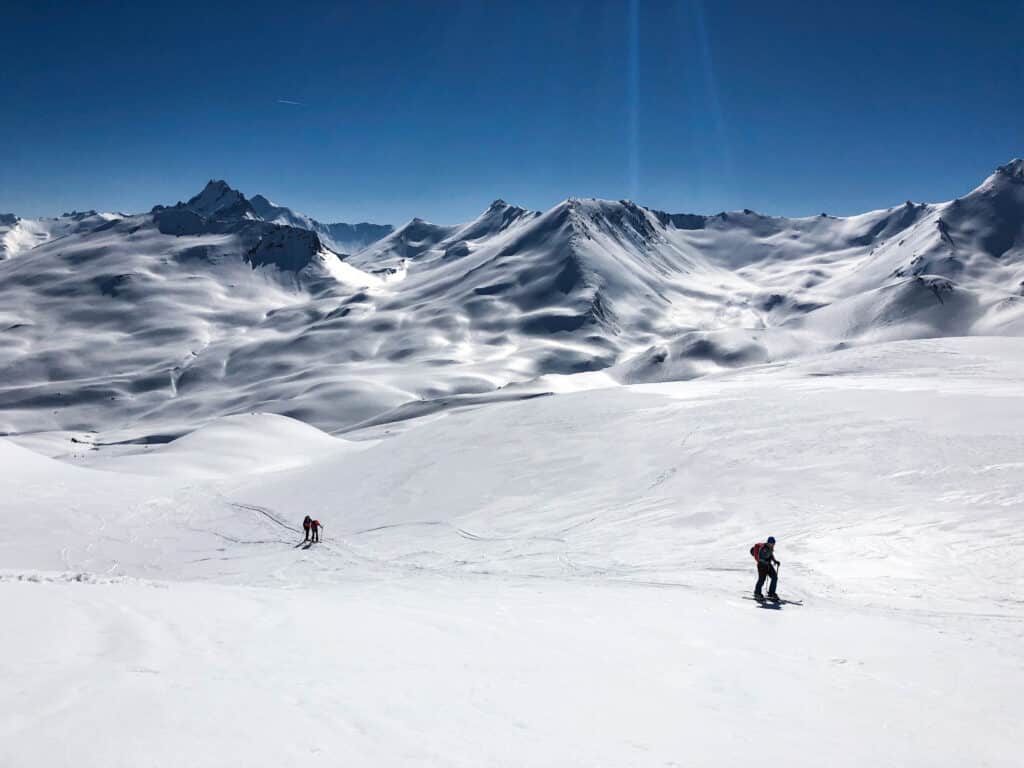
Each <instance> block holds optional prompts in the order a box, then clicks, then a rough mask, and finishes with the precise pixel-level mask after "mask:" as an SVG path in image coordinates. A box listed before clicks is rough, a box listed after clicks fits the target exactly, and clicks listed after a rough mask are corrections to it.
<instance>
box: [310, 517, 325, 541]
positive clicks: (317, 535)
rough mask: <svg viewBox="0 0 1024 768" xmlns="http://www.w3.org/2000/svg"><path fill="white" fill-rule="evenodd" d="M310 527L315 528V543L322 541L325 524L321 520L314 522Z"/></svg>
mask: <svg viewBox="0 0 1024 768" xmlns="http://www.w3.org/2000/svg"><path fill="white" fill-rule="evenodd" d="M310 525H311V526H312V528H313V541H320V529H321V528H323V527H324V526H323V524H322V523H321V522H320V521H319V520H314V521H313V522H312V523H310Z"/></svg>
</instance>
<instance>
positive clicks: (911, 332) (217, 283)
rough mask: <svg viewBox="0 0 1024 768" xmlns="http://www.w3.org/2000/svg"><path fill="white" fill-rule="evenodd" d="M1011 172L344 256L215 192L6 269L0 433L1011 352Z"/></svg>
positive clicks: (70, 238) (152, 431) (338, 423)
mask: <svg viewBox="0 0 1024 768" xmlns="http://www.w3.org/2000/svg"><path fill="white" fill-rule="evenodd" d="M1022 167H1024V166H1022V164H1021V162H1020V161H1014V162H1013V163H1010V164H1009V165H1007V166H1004V167H1003V168H1000V169H999V170H997V171H996V173H994V174H993V175H992V176H991V177H990V178H989V179H987V180H986V181H985V182H984V183H983V184H981V185H980V186H979V187H978V188H977V189H975V190H974V191H973V192H971V193H969V194H968V195H966V196H964V197H963V198H960V199H958V200H955V201H952V202H949V203H942V204H913V203H907V204H905V205H902V206H898V207H895V208H891V209H887V210H879V211H873V212H869V213H866V214H863V215H860V216H854V217H849V218H833V217H829V216H826V215H821V216H814V217H808V218H802V219H784V218H777V217H769V216H764V215H761V214H758V213H755V212H753V211H738V212H730V213H721V214H718V215H714V216H695V215H686V214H668V213H663V212H659V211H653V210H649V209H646V208H643V207H642V206H639V205H636V204H635V203H632V202H629V201H607V200H582V199H569V200H566V201H564V202H562V203H560V204H558V205H556V206H555V207H553V208H552V209H550V210H548V211H545V212H536V211H527V210H525V209H522V208H517V207H515V206H512V205H509V204H508V203H506V202H504V201H501V200H498V201H495V202H494V203H493V204H492V205H491V206H489V207H488V208H487V210H485V211H484V212H483V213H482V214H481V215H480V216H479V217H477V218H476V219H474V220H473V221H471V222H468V223H466V224H462V225H456V226H440V225H436V224H432V223H430V222H426V221H423V220H421V219H413V220H412V221H410V222H408V223H407V224H406V225H404V226H402V227H401V228H399V229H397V230H395V231H393V232H390V233H389V234H388V235H387V236H385V237H383V238H382V239H380V240H378V241H377V242H376V243H373V244H371V245H369V246H368V247H366V248H363V249H362V250H360V251H359V252H357V253H354V254H352V255H350V256H340V257H339V256H337V255H335V254H332V253H331V252H330V251H329V250H327V249H326V248H325V247H324V241H323V240H321V235H320V234H318V233H319V232H320V231H321V229H322V226H326V225H319V224H318V223H317V222H314V221H313V220H310V219H307V218H305V217H302V216H301V215H299V214H294V212H291V211H289V210H288V209H284V208H281V207H279V206H274V205H273V204H271V203H270V202H269V201H267V200H266V199H265V198H258V199H256V198H254V200H256V203H255V204H254V203H253V201H249V200H248V199H247V198H245V196H244V195H242V194H241V193H240V192H238V191H237V190H233V189H231V188H230V187H229V186H227V185H226V184H224V183H223V182H218V181H213V182H210V184H208V185H207V187H206V188H205V189H204V190H203V191H202V192H201V193H200V194H198V195H196V196H195V197H193V198H192V199H191V200H189V201H188V202H186V203H179V204H178V205H176V206H173V207H170V208H163V207H158V208H156V209H154V212H153V213H152V215H149V216H139V217H128V218H124V219H118V220H110V221H107V220H101V221H100V223H96V222H95V221H93V220H92V219H90V218H88V217H87V218H85V219H83V220H81V221H80V222H78V223H77V224H76V225H75V226H76V227H77V228H69V229H67V230H66V231H65V232H64V234H63V236H62V238H61V239H60V240H55V239H53V238H52V237H51V238H50V239H49V240H45V241H44V242H43V244H42V245H39V246H36V247H35V248H33V249H31V250H29V251H24V250H22V251H19V253H20V254H21V255H22V257H19V258H17V259H7V260H6V261H4V262H3V263H2V264H0V300H2V303H0V307H2V309H0V313H2V315H0V322H2V323H3V325H2V326H0V327H2V328H5V329H6V330H4V331H3V335H2V336H0V366H2V373H3V374H4V375H3V376H2V377H0V429H2V430H3V431H8V432H25V431H37V430H40V429H57V430H77V431H87V430H102V431H109V432H112V436H111V437H110V439H126V438H139V437H143V436H146V435H167V434H181V433H182V432H184V431H187V430H188V429H190V428H193V427H195V426H197V425H199V424H202V423H204V422H205V421H207V420H210V419H213V418H217V417H220V416H224V415H228V414H231V413H238V412H242V411H247V410H270V411H275V412H278V413H282V414H285V415H289V416H293V417H296V418H300V419H303V420H306V421H308V422H310V423H312V424H315V425H316V426H318V427H320V428H323V429H326V430H328V431H332V432H336V431H339V430H352V429H355V428H357V427H359V426H361V425H363V426H365V425H367V424H381V423H384V422H388V421H394V420H396V419H404V418H407V417H409V416H413V415H421V414H424V413H430V412H433V411H436V410H439V409H442V408H448V407H455V406H458V405H462V404H475V403H479V402H481V401H483V400H488V399H491V400H494V399H507V398H509V397H521V396H528V395H535V394H539V393H541V392H544V391H547V390H546V389H545V388H546V387H548V386H556V387H557V388H559V389H561V388H570V389H571V388H574V387H576V386H583V387H589V386H593V385H594V383H595V382H596V381H597V379H596V378H589V379H586V380H585V381H584V379H583V378H580V379H577V380H574V382H568V381H567V380H564V379H558V380H555V379H552V378H551V377H552V376H563V377H564V376H567V375H577V374H588V375H590V376H591V377H593V376H597V375H598V373H599V372H600V375H601V376H602V377H603V378H601V379H600V380H601V381H602V382H604V384H606V385H607V384H609V383H611V382H614V381H620V382H629V383H642V382H647V381H668V380H673V379H685V378H693V377H697V376H703V375H707V374H708V373H713V372H715V371H721V370H726V369H731V368H737V367H744V366H749V365H754V364H764V363H770V362H773V361H778V360H783V359H788V358H790V357H794V356H799V355H806V354H813V353H817V352H824V351H828V350H832V349H835V348H837V347H848V346H855V345H861V344H868V343H878V342H881V341H891V340H900V339H913V338H928V337H937V336H950V335H974V334H998V335H1021V334H1024V237H1022V233H1021V221H1022V220H1024V191H1022V190H1024V181H1022V175H1024V171H1022ZM271 215H274V216H275V221H278V220H279V221H290V222H292V224H299V225H303V226H301V227H296V226H292V225H286V224H281V223H274V222H268V221H265V220H263V219H264V218H265V217H268V216H271ZM5 226H8V227H10V226H12V225H9V224H8V225H5ZM13 226H15V227H20V226H22V222H15V224H14V225H13ZM318 227H321V229H318ZM11 231H13V230H11ZM48 231H56V230H53V229H52V228H51V230H48ZM26 255H31V258H30V259H27V258H23V257H24V256H26ZM57 329H61V332H60V333H58V331H57Z"/></svg>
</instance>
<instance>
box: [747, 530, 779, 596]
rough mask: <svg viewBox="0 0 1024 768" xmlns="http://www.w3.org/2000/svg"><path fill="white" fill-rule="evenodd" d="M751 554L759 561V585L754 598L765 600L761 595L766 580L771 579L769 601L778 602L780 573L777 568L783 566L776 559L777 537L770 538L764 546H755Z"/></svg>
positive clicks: (756, 586) (756, 587)
mask: <svg viewBox="0 0 1024 768" xmlns="http://www.w3.org/2000/svg"><path fill="white" fill-rule="evenodd" d="M751 554H752V555H754V557H755V558H756V560H757V584H756V585H755V586H754V597H755V598H756V599H757V600H763V599H764V597H763V596H762V595H761V589H762V587H764V580H765V579H768V578H770V579H771V581H770V582H769V584H768V599H769V600H778V599H779V596H778V595H777V594H776V593H775V590H776V588H777V587H778V584H779V573H778V571H776V570H775V566H776V565H782V563H780V562H779V561H778V560H776V559H775V537H774V536H769V537H768V541H766V542H764V543H763V544H755V545H754V547H753V549H752V550H751Z"/></svg>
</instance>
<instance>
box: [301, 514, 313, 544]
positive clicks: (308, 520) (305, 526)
mask: <svg viewBox="0 0 1024 768" xmlns="http://www.w3.org/2000/svg"><path fill="white" fill-rule="evenodd" d="M312 527H313V518H312V517H310V516H309V515H306V517H305V518H304V519H303V521H302V530H303V531H305V532H306V538H304V539H303V541H309V529H310V528H312Z"/></svg>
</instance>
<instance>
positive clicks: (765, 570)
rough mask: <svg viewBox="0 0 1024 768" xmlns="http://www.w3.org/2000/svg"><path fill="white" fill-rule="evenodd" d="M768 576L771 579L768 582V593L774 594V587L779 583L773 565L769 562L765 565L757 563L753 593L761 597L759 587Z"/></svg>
mask: <svg viewBox="0 0 1024 768" xmlns="http://www.w3.org/2000/svg"><path fill="white" fill-rule="evenodd" d="M767 578H770V579H771V581H770V582H769V584H768V594H769V595H774V594H775V589H776V587H777V586H778V584H779V574H778V572H777V571H776V570H775V566H774V565H772V564H771V563H768V564H767V565H765V564H762V563H758V564H757V586H755V587H754V594H755V595H757V596H758V597H761V588H762V587H764V580H765V579H767Z"/></svg>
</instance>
